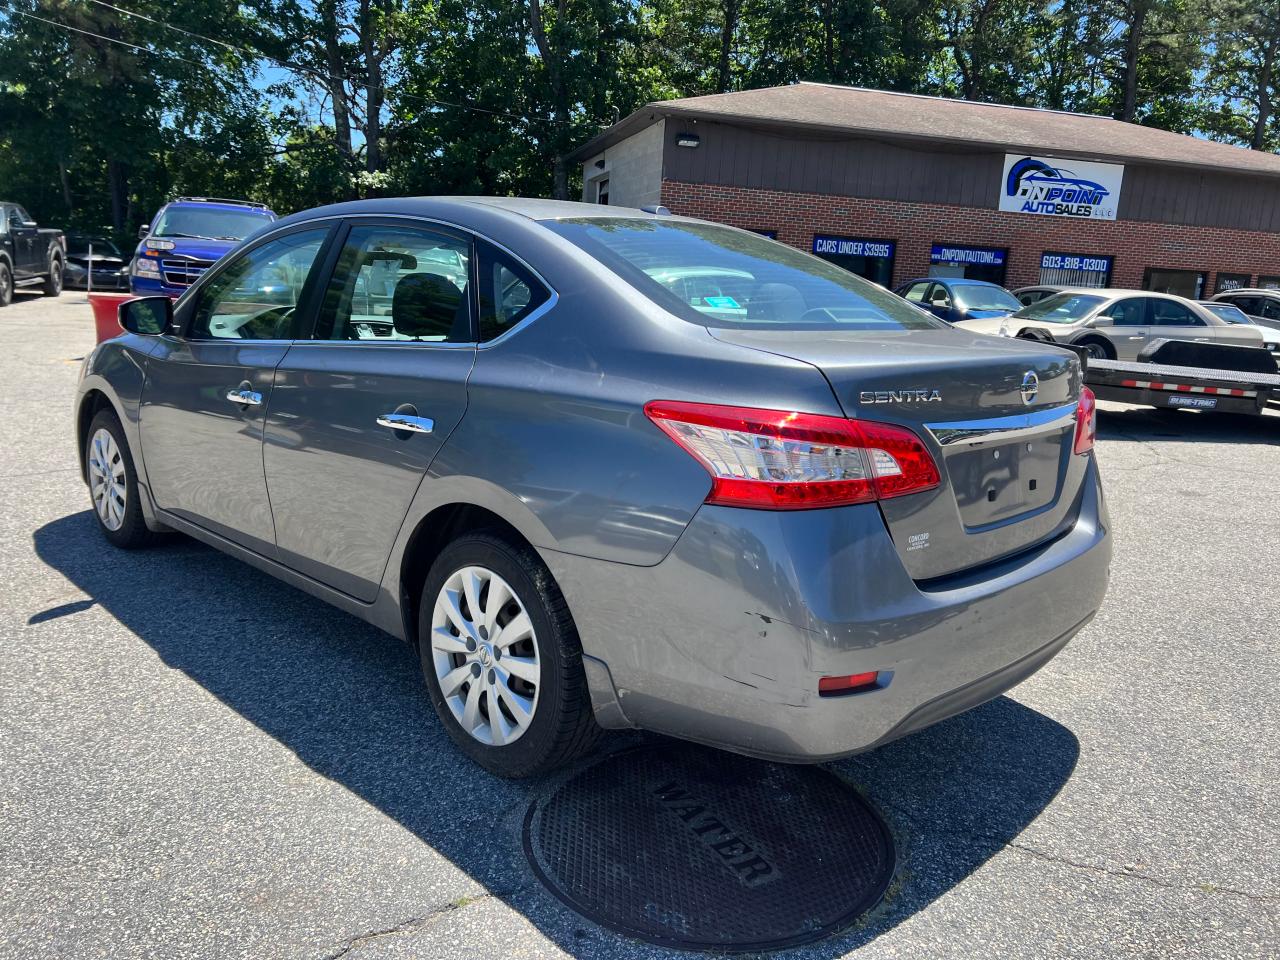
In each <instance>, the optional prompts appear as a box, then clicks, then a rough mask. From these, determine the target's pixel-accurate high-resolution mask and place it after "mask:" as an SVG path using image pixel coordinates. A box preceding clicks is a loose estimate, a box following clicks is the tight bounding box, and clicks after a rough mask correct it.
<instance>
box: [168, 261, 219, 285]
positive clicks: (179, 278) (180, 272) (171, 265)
mask: <svg viewBox="0 0 1280 960" xmlns="http://www.w3.org/2000/svg"><path fill="white" fill-rule="evenodd" d="M212 266H213V261H212V260H161V261H160V272H161V273H162V274H163V276H164V282H165V283H166V284H168V285H169V286H171V287H189V286H191V284H193V283H195V282H196V280H197V279H199V277H200V274H202V273H204V272H205V271H206V270H208V269H209V268H210V267H212Z"/></svg>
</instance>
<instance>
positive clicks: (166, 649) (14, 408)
mask: <svg viewBox="0 0 1280 960" xmlns="http://www.w3.org/2000/svg"><path fill="white" fill-rule="evenodd" d="M92 344H93V328H92V323H91V320H90V316H89V309H88V307H87V306H86V305H85V298H84V294H83V293H66V294H63V295H62V296H61V297H60V298H58V299H57V300H56V301H52V300H46V299H42V298H39V297H32V296H30V295H20V296H19V297H18V298H17V300H16V301H15V303H14V304H13V305H12V306H11V307H9V308H6V309H4V310H2V311H0V410H3V416H2V417H0V480H2V481H3V484H2V489H3V491H4V495H5V506H4V509H3V511H0V727H2V735H0V859H2V860H3V863H4V866H3V868H2V869H0V957H14V958H18V957H21V958H35V957H112V958H125V957H164V958H179V957H202V958H203V957H219V958H222V957H253V958H258V960H261V958H274V957H288V958H295V957H305V958H337V957H345V958H362V960H363V958H373V957H388V958H389V957H427V958H446V957H450V958H452V957H467V958H499V957H503V958H505V957H563V956H571V957H581V958H596V957H650V956H665V955H667V954H666V953H665V952H664V951H661V950H658V949H656V948H650V947H647V946H643V945H640V944H637V943H635V942H632V941H629V940H625V939H623V938H620V937H618V936H616V935H614V934H611V933H609V932H607V931H605V930H603V929H601V928H600V927H598V926H596V925H594V924H592V923H591V922H589V921H587V920H584V919H581V918H579V917H576V916H574V915H573V914H571V913H570V912H569V911H568V910H567V909H566V908H565V907H563V906H561V905H560V903H559V902H558V901H557V900H555V899H554V898H553V897H551V896H550V895H548V894H547V893H545V892H544V891H543V889H542V887H541V885H540V884H539V882H538V880H537V879H536V878H535V877H534V876H533V874H532V873H531V872H530V870H529V868H528V867H527V866H526V863H525V859H524V855H523V853H522V851H521V846H520V839H519V832H520V824H521V820H522V817H523V813H524V810H525V808H526V805H527V803H528V800H529V797H530V796H531V794H532V793H533V792H535V791H537V790H539V789H540V786H541V785H540V784H538V783H509V782H504V781H500V780H497V779H494V778H492V777H490V776H489V775H487V774H485V773H483V772H481V771H480V770H479V769H478V768H477V767H475V766H473V765H472V764H470V763H469V762H467V761H466V760H464V759H463V758H462V757H461V755H460V754H458V753H457V752H455V750H454V749H453V748H452V747H451V745H450V743H449V742H448V740H447V738H446V737H445V735H444V733H443V732H442V731H441V730H440V728H439V726H438V725H437V723H436V722H435V719H434V716H433V715H432V714H431V710H430V705H429V703H428V701H427V698H426V696H425V693H424V691H423V689H422V687H421V682H420V679H419V675H418V672H417V665H416V662H415V659H414V657H413V656H412V655H411V654H410V653H409V652H408V650H407V649H405V648H404V647H403V646H402V645H400V644H399V643H398V642H397V641H395V640H393V639H391V638H390V637H387V636H384V635H382V634H380V633H378V632H376V631H375V630H373V629H372V628H370V627H368V626H366V625H364V624H362V623H360V622H358V621H356V620H354V619H352V618H350V617H348V616H346V615H344V614H341V613H338V612H337V611H335V610H332V609H330V608H328V607H325V606H322V605H320V604H319V603H318V602H316V601H313V600H311V599H310V598H308V597H306V596H304V595H303V594H301V593H299V592H297V591H294V590H292V589H291V588H289V587H286V586H284V585H282V584H280V583H278V582H276V581H274V580H271V579H269V578H267V577H265V576H264V575H263V574H260V573H258V572H256V571H254V570H252V569H251V568H249V567H247V566H244V565H241V564H239V563H237V562H235V561H233V560H231V559H229V558H226V557H224V556H222V555H221V554H218V553H216V552H214V551H212V550H210V549H207V548H205V547H203V546H200V545H197V544H195V543H194V542H192V541H189V540H185V539H178V538H175V539H174V540H173V542H172V543H170V544H168V545H165V546H162V547H160V548H157V549H153V550H148V551H145V552H142V553H134V554H125V553H121V552H117V551H114V550H112V549H111V548H109V547H108V546H107V545H106V543H105V541H104V540H103V539H102V538H101V537H100V536H99V535H98V534H97V532H96V531H95V530H94V528H93V523H92V518H91V514H90V511H89V501H88V496H87V494H86V492H85V489H84V488H83V486H82V485H81V483H80V481H79V478H78V475H77V470H76V466H75V461H76V454H75V450H74V446H73V440H72V434H71V400H72V396H73V391H74V387H75V381H76V373H77V370H78V367H79V359H80V358H81V357H83V356H84V354H85V353H86V352H87V351H88V350H89V349H90V348H91V347H92ZM1098 457H1099V459H1100V461H1101V465H1102V470H1103V479H1104V483H1105V485H1106V494H1107V497H1108V501H1109V506H1110V510H1111V517H1112V522H1113V527H1114V532H1115V550H1116V553H1115V561H1114V566H1113V569H1112V581H1111V592H1110V595H1109V597H1108V599H1107V602H1106V604H1105V606H1104V607H1103V609H1102V611H1101V613H1100V614H1099V616H1098V617H1097V618H1096V619H1095V621H1094V622H1093V623H1092V624H1091V625H1090V626H1089V627H1088V628H1087V629H1086V630H1085V631H1084V632H1083V633H1082V634H1081V635H1080V636H1079V637H1077V638H1076V639H1075V640H1074V641H1073V642H1072V643H1071V644H1070V645H1069V646H1068V647H1067V648H1066V650H1065V651H1064V652H1063V653H1062V654H1060V655H1059V656H1058V657H1057V658H1056V659H1055V660H1054V661H1052V662H1051V663H1050V664H1049V665H1048V666H1047V667H1046V668H1045V669H1044V670H1043V671H1042V672H1040V673H1039V674H1037V675H1036V676H1034V677H1032V678H1031V679H1030V680H1028V681H1027V682H1025V683H1023V684H1022V685H1021V686H1019V687H1017V688H1015V689H1014V690H1013V691H1011V693H1010V694H1009V695H1008V696H1005V697H1001V698H999V699H997V700H995V701H993V702H992V703H990V704H988V705H986V706H984V707H982V708H979V709H977V710H974V711H971V712H970V713H968V714H965V715H962V716H960V717H958V718H955V719H953V720H950V721H947V722H945V723H943V724H941V725H939V726H937V727H934V728H932V729H929V730H926V731H924V732H922V733H919V734H916V735H914V736H912V737H909V738H907V739H905V740H902V741H898V742H897V743H895V744H892V745H890V746H888V747H886V748H883V749H881V750H878V751H876V752H874V753H871V754H867V755H863V756H860V757H856V758H853V759H851V760H848V761H844V762H842V763H839V764H836V765H834V769H835V771H836V772H837V773H838V774H839V775H840V776H843V777H845V778H847V779H848V780H850V781H852V782H853V783H855V784H857V785H858V786H859V787H860V788H861V789H862V790H863V791H864V792H865V794H866V796H867V797H868V798H869V800H870V801H871V802H872V803H873V804H875V805H876V806H877V807H878V808H879V809H880V810H881V811H882V812H883V814H884V816H885V817H886V819H887V820H888V822H889V824H890V826H891V828H892V830H893V832H894V835H895V837H896V840H897V844H898V850H899V858H900V862H899V867H898V875H897V879H896V881H895V883H894V885H893V887H892V888H891V890H890V893H889V895H888V897H887V898H886V900H885V901H884V902H883V903H882V904H881V906H880V907H879V908H878V909H877V910H876V911H875V912H873V913H872V914H871V915H870V916H869V917H867V918H866V919H865V920H864V921H863V922H862V923H861V924H860V925H858V926H856V927H855V928H854V929H852V930H850V931H847V932H846V933H844V934H842V935H839V936H837V937H835V938H833V939H830V940H826V941H823V942H820V943H818V944H815V945H811V946H809V947H806V948H802V949H799V950H796V951H792V952H791V953H789V954H787V956H797V957H799V956H803V957H813V958H824V960H825V958H834V957H840V956H846V955H857V956H858V957H860V958H861V957H875V958H879V957H906V958H913V960H914V958H931V957H992V956H1002V955H1003V956H1008V957H1016V958H1019V960H1025V958H1037V957H1089V958H1097V957H1135V956H1141V957H1175V956H1176V957H1198V958H1218V957H1221V958H1228V957H1231V958H1235V957H1258V958H1266V957H1275V956H1277V955H1280V790H1277V784H1278V783H1280V697H1278V696H1277V694H1278V693H1280V643H1278V642H1277V632H1280V590H1277V589H1276V584H1277V579H1276V577H1277V571H1280V496H1278V495H1277V493H1276V485H1277V481H1278V479H1280V416H1277V415H1274V414H1272V415H1268V416H1267V417H1265V418H1262V419H1249V418H1239V419H1237V418H1229V417H1213V416H1210V415H1204V414H1194V413H1177V414H1174V415H1165V416H1160V415H1156V414H1154V413H1152V412H1150V411H1147V410H1142V409H1137V408H1124V407H1119V406H1114V405H1105V404H1104V405H1103V413H1102V416H1101V418H1100V442H1099V445H1098ZM210 470H211V471H213V472H215V473H216V464H211V465H210ZM633 739H635V738H617V739H616V740H615V741H614V742H615V743H625V742H630V741H631V740H633ZM674 956H688V955H687V954H674Z"/></svg>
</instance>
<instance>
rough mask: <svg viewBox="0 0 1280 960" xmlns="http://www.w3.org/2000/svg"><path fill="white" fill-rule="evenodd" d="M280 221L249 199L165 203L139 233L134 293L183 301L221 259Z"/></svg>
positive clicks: (191, 199)
mask: <svg viewBox="0 0 1280 960" xmlns="http://www.w3.org/2000/svg"><path fill="white" fill-rule="evenodd" d="M275 219H276V215H275V214H274V213H272V212H271V211H270V210H268V209H267V208H266V206H265V205H263V204H261V203H250V202H249V201H247V200H221V199H215V198H212V197H179V198H178V199H177V200H174V201H172V202H171V203H166V204H165V205H164V206H163V207H161V208H160V210H159V212H158V213H156V215H155V218H154V219H153V220H152V221H151V223H150V225H148V226H145V227H143V228H142V229H141V230H139V231H138V237H139V239H140V240H141V242H140V243H139V244H138V249H137V250H136V251H135V253H134V256H133V264H132V266H131V267H130V270H129V290H130V292H132V293H134V294H136V295H137V296H154V295H156V294H163V295H165V296H169V297H177V296H180V295H181V294H182V292H183V291H184V290H186V289H187V287H189V286H191V284H192V283H194V282H195V280H196V278H197V277H199V276H200V274H202V273H204V272H205V271H206V270H208V269H209V268H210V267H212V266H213V265H214V263H215V262H217V260H218V258H219V257H221V256H222V255H223V254H225V253H227V252H228V251H229V250H230V249H231V248H232V247H234V246H235V245H236V244H238V243H239V242H240V241H241V240H243V239H244V238H245V237H247V236H249V234H251V233H256V232H257V231H258V229H259V228H261V227H265V226H266V225H267V224H269V223H271V222H272V221H273V220H275Z"/></svg>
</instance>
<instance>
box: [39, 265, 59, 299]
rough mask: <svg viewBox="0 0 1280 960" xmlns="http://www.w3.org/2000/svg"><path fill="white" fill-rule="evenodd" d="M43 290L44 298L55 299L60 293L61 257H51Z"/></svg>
mask: <svg viewBox="0 0 1280 960" xmlns="http://www.w3.org/2000/svg"><path fill="white" fill-rule="evenodd" d="M43 290H44V295H45V296H46V297H56V296H57V295H58V294H60V293H61V292H62V258H61V257H53V258H51V259H50V260H49V272H48V274H47V275H46V276H45V278H44V287H43Z"/></svg>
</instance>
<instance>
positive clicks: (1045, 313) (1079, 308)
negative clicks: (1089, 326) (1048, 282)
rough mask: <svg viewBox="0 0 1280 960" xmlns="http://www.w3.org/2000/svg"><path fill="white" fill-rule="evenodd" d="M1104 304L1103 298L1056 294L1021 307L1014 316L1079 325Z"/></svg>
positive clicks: (1077, 294) (1084, 294)
mask: <svg viewBox="0 0 1280 960" xmlns="http://www.w3.org/2000/svg"><path fill="white" fill-rule="evenodd" d="M1105 302H1106V298H1105V297H1094V296H1090V295H1089V294H1087V293H1056V294H1054V295H1053V296H1052V297H1045V298H1044V299H1043V300H1041V301H1039V302H1038V303H1033V304H1031V305H1030V306H1027V307H1023V308H1022V309H1021V310H1019V311H1018V312H1017V313H1015V314H1014V316H1015V317H1019V318H1021V319H1026V320H1041V321H1043V322H1045V323H1079V322H1080V321H1081V320H1083V319H1084V318H1085V317H1087V316H1088V315H1089V314H1090V313H1092V312H1093V311H1094V310H1096V309H1097V308H1098V307H1099V306H1101V305H1102V304H1103V303H1105Z"/></svg>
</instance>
